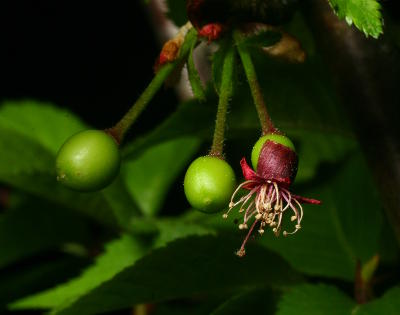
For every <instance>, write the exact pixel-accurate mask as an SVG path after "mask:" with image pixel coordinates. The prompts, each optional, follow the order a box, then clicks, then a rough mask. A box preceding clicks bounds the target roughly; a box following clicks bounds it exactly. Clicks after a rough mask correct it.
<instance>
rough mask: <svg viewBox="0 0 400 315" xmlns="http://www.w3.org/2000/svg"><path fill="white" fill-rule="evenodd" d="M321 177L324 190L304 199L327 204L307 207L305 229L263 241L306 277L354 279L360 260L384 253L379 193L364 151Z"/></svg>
mask: <svg viewBox="0 0 400 315" xmlns="http://www.w3.org/2000/svg"><path fill="white" fill-rule="evenodd" d="M317 178H321V179H325V180H324V181H325V182H318V181H317V183H318V184H317V185H318V186H319V187H315V188H314V189H307V190H305V193H304V195H306V196H311V197H315V198H317V199H320V200H322V202H323V204H322V205H320V206H311V205H305V206H304V218H303V221H302V229H301V230H300V231H299V232H297V233H296V235H294V236H290V237H287V238H283V237H279V238H275V237H274V236H272V233H268V236H267V235H265V236H267V237H265V236H263V238H262V239H263V240H262V243H263V244H264V245H265V246H267V247H268V248H270V249H272V250H274V251H277V252H278V253H280V254H281V255H282V256H283V257H284V258H286V259H287V260H288V261H289V262H290V264H291V265H292V266H293V267H294V268H295V269H297V270H300V271H302V272H304V273H307V274H310V275H318V276H326V277H337V278H341V279H344V280H349V281H352V280H353V279H354V272H355V266H356V261H357V260H361V261H362V262H366V261H368V260H369V259H370V258H371V257H372V256H374V255H375V254H376V253H377V252H378V251H379V242H378V240H379V235H380V232H381V228H382V214H381V205H380V202H379V199H378V197H377V192H376V190H375V187H374V185H373V182H372V179H371V177H370V174H369V173H368V168H367V166H366V162H365V161H364V160H363V158H362V156H361V154H360V153H358V154H354V155H353V156H351V157H349V158H348V159H346V160H345V161H344V162H343V165H341V166H340V165H338V164H333V165H332V166H331V167H328V168H326V169H325V170H324V169H320V171H319V176H318V177H317ZM347 183H351V188H350V189H349V187H348V186H347V185H346V184H347ZM293 191H295V192H296V193H297V192H298V191H297V190H296V188H293ZM300 192H302V191H301V190H300ZM301 194H302V195H303V193H301ZM349 194H351V197H349Z"/></svg>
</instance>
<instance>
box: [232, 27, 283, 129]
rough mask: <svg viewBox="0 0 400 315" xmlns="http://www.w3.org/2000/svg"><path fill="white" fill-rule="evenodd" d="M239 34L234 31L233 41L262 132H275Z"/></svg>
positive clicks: (254, 71) (249, 57)
mask: <svg viewBox="0 0 400 315" xmlns="http://www.w3.org/2000/svg"><path fill="white" fill-rule="evenodd" d="M240 36H241V35H240V34H239V33H237V32H235V41H236V45H237V50H238V52H239V56H240V59H241V60H242V64H243V68H244V71H245V73H246V77H247V81H248V82H249V85H250V90H251V94H252V96H253V100H254V104H255V106H256V110H257V114H258V118H259V120H260V124H261V128H262V134H263V135H265V134H267V133H272V132H276V131H277V129H276V128H275V126H274V124H273V122H272V120H271V117H270V116H269V114H268V111H267V106H266V104H265V100H264V96H263V94H262V91H261V87H260V84H259V83H258V79H257V73H256V70H255V68H254V64H253V61H252V59H251V55H250V52H249V50H248V48H247V47H246V46H245V45H243V44H241V43H240V42H241V37H240Z"/></svg>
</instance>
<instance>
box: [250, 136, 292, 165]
mask: <svg viewBox="0 0 400 315" xmlns="http://www.w3.org/2000/svg"><path fill="white" fill-rule="evenodd" d="M267 140H270V141H272V142H275V143H279V144H282V145H284V146H285V147H288V148H290V149H292V150H293V151H296V150H295V148H294V144H293V142H292V141H291V140H290V139H289V138H288V137H286V136H284V135H281V134H277V133H269V134H267V135H265V136H262V137H261V138H260V139H258V140H257V142H256V144H255V145H254V146H253V150H252V151H251V164H252V165H253V168H254V169H255V170H257V164H258V158H259V156H260V152H261V149H262V147H263V145H264V143H265V142H266V141H267Z"/></svg>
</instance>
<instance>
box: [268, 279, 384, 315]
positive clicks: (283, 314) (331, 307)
mask: <svg viewBox="0 0 400 315" xmlns="http://www.w3.org/2000/svg"><path fill="white" fill-rule="evenodd" d="M353 307H354V302H353V301H352V300H351V299H350V298H349V297H348V296H346V295H345V294H344V293H342V292H341V291H340V290H338V289H337V288H336V287H333V286H328V285H323V284H319V285H310V284H304V285H299V286H295V287H293V288H292V289H291V290H290V291H289V292H288V293H285V294H284V295H283V297H282V299H281V300H280V302H279V304H278V312H277V313H276V314H277V315H293V314H296V315H321V314H324V315H339V314H340V315H346V314H349V315H350V314H352V313H351V310H352V308H353ZM382 314H384V313H382Z"/></svg>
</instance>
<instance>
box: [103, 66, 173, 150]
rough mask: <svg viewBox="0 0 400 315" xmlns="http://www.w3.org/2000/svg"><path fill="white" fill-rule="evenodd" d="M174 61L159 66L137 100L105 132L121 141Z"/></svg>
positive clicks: (157, 88) (168, 72)
mask: <svg viewBox="0 0 400 315" xmlns="http://www.w3.org/2000/svg"><path fill="white" fill-rule="evenodd" d="M175 66H176V65H175V63H168V64H166V65H164V66H163V67H161V68H160V70H159V71H158V72H157V74H156V75H155V77H154V78H153V80H152V81H151V82H150V84H149V85H148V86H147V88H146V89H145V90H144V91H143V93H142V94H141V95H140V97H139V98H138V100H137V101H136V102H135V104H133V106H132V107H131V108H130V109H129V111H128V112H127V113H126V114H125V115H124V116H123V117H122V118H121V120H120V121H119V122H118V123H117V124H116V125H115V126H114V127H112V128H110V129H108V130H107V132H108V133H109V134H111V135H112V136H113V137H114V138H115V140H116V141H117V142H118V143H121V142H122V140H123V138H124V136H125V134H126V132H127V131H128V130H129V128H130V127H131V126H132V125H133V123H134V122H135V121H136V120H137V118H138V117H139V115H140V114H141V113H142V112H143V110H144V109H145V108H146V106H147V104H148V103H149V102H150V101H151V100H152V99H153V97H154V95H155V94H156V93H157V92H158V90H159V89H160V88H161V86H162V85H163V83H164V81H165V80H166V79H167V78H168V77H169V75H170V74H171V73H172V71H173V70H174V69H175Z"/></svg>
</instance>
